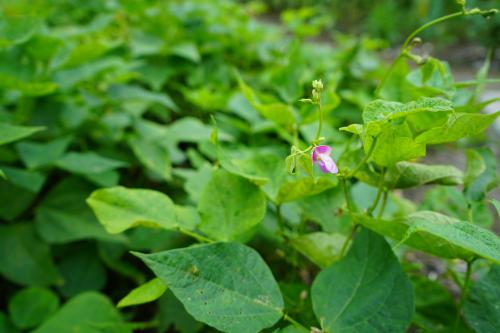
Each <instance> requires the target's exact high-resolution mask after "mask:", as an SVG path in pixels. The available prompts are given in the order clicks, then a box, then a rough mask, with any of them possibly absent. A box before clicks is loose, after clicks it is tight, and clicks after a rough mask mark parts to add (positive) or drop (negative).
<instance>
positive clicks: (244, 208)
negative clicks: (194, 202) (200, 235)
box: [198, 170, 266, 241]
mask: <svg viewBox="0 0 500 333" xmlns="http://www.w3.org/2000/svg"><path fill="white" fill-rule="evenodd" d="M198 210H199V212H200V215H201V223H200V227H199V228H200V230H201V231H203V232H204V233H206V234H207V235H209V236H210V237H212V238H213V239H216V240H221V241H231V240H235V239H238V238H239V237H240V236H242V235H244V234H245V233H246V232H248V231H250V230H251V229H252V228H253V227H255V226H256V225H257V224H259V223H260V222H261V221H262V219H263V218H264V215H265V213H266V196H265V195H264V193H263V192H262V191H261V190H260V189H259V188H258V187H257V186H256V185H254V184H252V183H250V182H249V181H248V180H246V179H244V178H242V177H239V176H236V175H233V174H230V173H229V172H227V171H224V170H217V171H214V172H213V173H212V178H211V179H210V181H209V182H208V184H207V186H206V187H205V189H204V190H203V193H202V194H201V197H200V201H199V204H198Z"/></svg>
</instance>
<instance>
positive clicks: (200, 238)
mask: <svg viewBox="0 0 500 333" xmlns="http://www.w3.org/2000/svg"><path fill="white" fill-rule="evenodd" d="M177 230H178V231H179V232H180V233H181V234H184V235H186V236H189V237H192V238H194V239H196V240H197V241H198V242H200V243H213V242H214V241H213V240H212V239H210V238H207V237H204V236H202V235H200V234H197V233H195V232H193V231H191V230H188V229H184V228H178V229H177Z"/></svg>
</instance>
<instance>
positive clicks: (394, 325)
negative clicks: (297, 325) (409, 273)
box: [311, 229, 413, 333]
mask: <svg viewBox="0 0 500 333" xmlns="http://www.w3.org/2000/svg"><path fill="white" fill-rule="evenodd" d="M311 297H312V301H313V308H314V312H315V314H316V317H317V318H318V321H319V322H320V323H321V324H322V327H323V329H325V330H326V331H328V332H343V333H351V332H352V333H361V332H366V333H373V332H380V333H391V332H394V333H399V332H404V331H405V330H406V329H407V328H408V326H409V325H410V322H411V317H412V315H413V289H412V286H411V284H410V281H409V280H408V278H407V277H406V275H405V274H404V272H403V270H402V269H401V266H400V265H399V262H398V260H397V258H396V257H395V256H394V254H393V253H392V250H391V247H390V246H389V244H387V242H386V241H385V240H384V239H383V237H381V236H379V235H377V234H376V233H374V232H372V231H369V230H367V229H364V230H362V231H361V232H360V234H359V235H357V237H356V239H355V240H354V243H353V245H352V247H351V249H350V251H349V252H348V254H347V255H346V257H345V258H343V259H342V260H340V261H338V262H336V263H334V264H333V265H332V266H330V267H329V268H327V269H325V270H323V271H322V272H321V273H320V274H319V275H318V276H317V277H316V279H315V280H314V283H313V286H312V290H311Z"/></svg>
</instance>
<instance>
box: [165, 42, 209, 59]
mask: <svg viewBox="0 0 500 333" xmlns="http://www.w3.org/2000/svg"><path fill="white" fill-rule="evenodd" d="M169 52H170V53H171V54H174V55H177V56H179V57H182V58H185V59H188V60H191V61H192V62H196V63H198V62H200V59H201V56H200V53H199V52H198V48H197V47H196V44H194V43H190V42H184V43H181V44H177V45H174V46H172V47H171V48H170V49H169Z"/></svg>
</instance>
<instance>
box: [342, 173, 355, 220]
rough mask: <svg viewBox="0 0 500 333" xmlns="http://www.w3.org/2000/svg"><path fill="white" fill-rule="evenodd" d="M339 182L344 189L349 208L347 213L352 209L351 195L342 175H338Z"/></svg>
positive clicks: (350, 212)
mask: <svg viewBox="0 0 500 333" xmlns="http://www.w3.org/2000/svg"><path fill="white" fill-rule="evenodd" d="M339 178H340V182H341V184H342V189H343V191H344V198H345V201H346V203H347V209H348V210H349V214H352V212H353V211H354V204H353V202H352V199H351V195H350V194H349V189H348V188H347V180H346V178H344V177H339Z"/></svg>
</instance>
